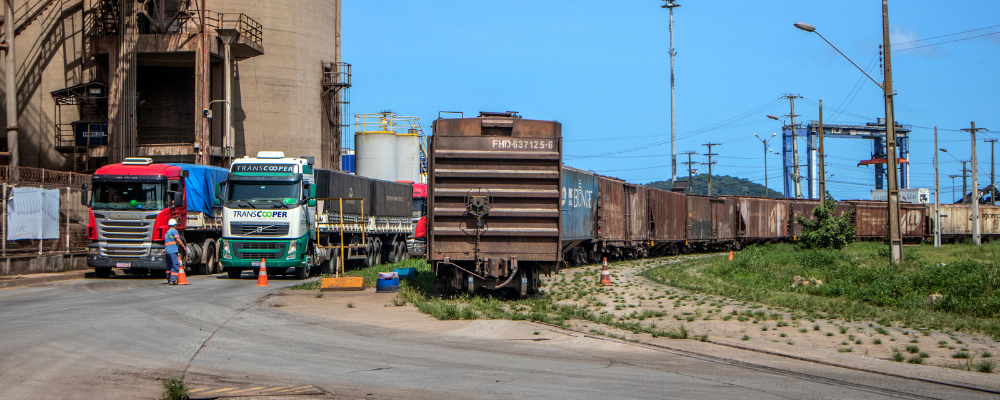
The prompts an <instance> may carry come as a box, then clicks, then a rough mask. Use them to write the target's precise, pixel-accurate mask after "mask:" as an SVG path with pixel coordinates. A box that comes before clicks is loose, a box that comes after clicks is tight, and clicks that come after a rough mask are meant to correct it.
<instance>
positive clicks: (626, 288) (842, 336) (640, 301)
mask: <svg viewBox="0 0 1000 400" xmlns="http://www.w3.org/2000/svg"><path fill="white" fill-rule="evenodd" d="M684 259H686V257H673V258H664V259H656V260H653V261H652V262H651V261H650V260H640V261H633V262H621V263H616V264H613V265H611V266H610V267H609V269H610V271H611V276H612V283H613V285H614V286H613V287H610V288H607V290H605V291H604V293H601V292H599V291H597V290H587V289H585V288H592V287H595V285H596V281H597V280H598V279H599V277H600V275H599V271H600V266H599V265H596V266H583V267H574V268H566V269H563V270H562V272H561V273H560V274H558V275H553V276H551V277H548V278H546V279H544V282H545V287H544V288H543V289H545V290H546V291H547V292H549V294H550V295H554V296H556V297H557V298H560V297H564V296H566V294H569V295H570V296H571V298H570V299H564V300H561V301H559V303H560V304H576V305H578V306H581V307H588V309H589V310H590V311H592V312H594V313H595V314H601V313H610V314H613V315H616V316H619V317H623V316H625V319H624V320H623V322H633V321H638V322H640V323H642V324H645V325H649V326H654V327H655V328H657V329H660V330H664V331H671V330H675V329H677V328H679V327H680V326H681V325H683V326H684V327H685V328H686V329H687V330H688V331H689V332H690V334H691V336H692V337H695V336H697V335H708V337H707V340H708V341H711V342H714V343H719V344H726V345H732V346H738V347H744V348H750V349H755V350H762V351H768V352H774V353H779V354H787V355H792V356H808V357H812V358H817V359H821V360H824V359H829V358H831V356H832V355H837V357H836V358H838V359H842V358H843V356H855V357H864V358H870V359H878V360H888V361H893V358H894V355H895V353H897V352H898V353H899V354H901V355H902V356H903V357H904V359H905V360H904V361H902V362H903V363H906V362H908V361H907V360H910V359H911V358H922V360H921V361H922V364H923V365H927V366H935V367H942V368H946V367H947V368H955V369H969V368H968V367H969V366H970V365H972V367H971V370H972V371H976V367H975V365H974V364H975V363H978V362H980V361H981V360H987V361H993V362H994V363H997V364H1000V343H998V342H997V341H994V340H993V339H992V338H990V337H988V336H986V335H981V334H966V333H960V332H947V333H945V332H940V331H933V330H932V331H925V333H928V335H925V334H924V333H921V332H920V331H917V330H914V329H902V328H898V327H885V326H880V325H879V324H877V323H875V322H874V321H852V322H847V321H844V320H837V319H814V320H812V321H810V320H809V319H807V318H806V317H805V315H802V314H793V313H790V312H788V311H789V310H786V309H782V308H769V307H767V306H764V305H762V304H755V303H746V302H740V301H735V300H732V299H728V298H723V297H719V296H711V295H703V294H698V293H690V292H687V291H685V290H681V289H678V288H674V287H671V286H667V285H661V284H658V283H655V282H653V281H650V280H649V279H647V278H646V277H645V276H644V275H643V272H644V271H646V270H648V269H649V268H652V267H653V266H655V265H659V264H661V263H668V262H681V261H683V260H684ZM581 294H583V298H582V299H580V295H581ZM602 304H603V305H602ZM748 311H749V312H752V313H754V315H753V316H750V315H745V314H744V313H746V312H748ZM644 312H645V313H646V314H647V316H648V315H650V314H652V313H654V312H662V313H664V314H663V316H662V317H646V318H644V319H643V320H641V321H640V320H639V319H638V318H636V317H635V316H638V315H641V314H643V313H644ZM633 313H634V314H635V316H634V317H632V318H628V317H627V316H629V315H632V314H633ZM741 319H742V321H741ZM573 325H574V327H575V328H576V329H579V330H583V331H589V330H601V331H604V332H608V333H613V334H616V335H621V336H624V337H626V338H631V337H633V336H637V335H634V334H632V333H631V332H626V331H621V330H614V329H608V328H606V327H604V326H598V325H596V324H594V323H593V322H590V321H574V322H573ZM880 329H881V330H880ZM644 336H647V337H648V335H644ZM963 353H964V354H968V356H969V358H955V357H954V356H955V355H959V356H961V355H962V354H963ZM986 356H990V357H986ZM974 373H976V372H974ZM998 373H1000V366H998V368H996V369H995V370H994V372H993V374H998Z"/></svg>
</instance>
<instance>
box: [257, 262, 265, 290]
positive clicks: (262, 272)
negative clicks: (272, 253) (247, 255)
mask: <svg viewBox="0 0 1000 400" xmlns="http://www.w3.org/2000/svg"><path fill="white" fill-rule="evenodd" d="M257 286H267V264H266V263H265V262H264V259H263V258H261V259H260V272H259V273H257Z"/></svg>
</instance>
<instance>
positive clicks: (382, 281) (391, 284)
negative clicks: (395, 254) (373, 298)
mask: <svg viewBox="0 0 1000 400" xmlns="http://www.w3.org/2000/svg"><path fill="white" fill-rule="evenodd" d="M398 291H399V274H397V273H395V272H379V273H378V279H377V282H375V293H396V292H398Z"/></svg>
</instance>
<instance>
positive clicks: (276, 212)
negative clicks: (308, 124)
mask: <svg viewBox="0 0 1000 400" xmlns="http://www.w3.org/2000/svg"><path fill="white" fill-rule="evenodd" d="M412 192H413V189H412V186H411V185H410V184H405V183H396V182H389V181H383V180H378V179H370V178H366V177H362V176H355V175H351V174H346V173H342V172H337V171H330V170H324V169H317V168H313V159H312V157H300V158H287V157H285V155H284V154H283V153H282V152H279V151H262V152H259V153H257V157H255V158H252V157H249V156H247V157H244V158H241V159H237V160H234V161H233V163H232V166H231V167H230V169H229V176H228V178H227V181H226V186H225V187H224V188H223V190H222V191H221V196H220V197H219V199H217V202H218V203H219V204H220V205H222V206H223V217H222V218H223V221H222V223H223V231H222V240H221V241H220V242H221V243H220V245H219V247H220V248H219V253H220V257H219V259H220V261H221V263H222V266H223V268H225V269H226V271H227V272H228V274H229V277H230V278H233V279H236V278H239V277H240V276H241V275H242V274H243V272H244V271H253V272H254V273H255V274H257V273H259V270H260V265H261V262H262V261H263V262H265V263H266V264H265V265H266V266H267V272H268V275H281V274H287V273H289V272H292V271H294V274H295V277H296V278H297V279H305V278H307V277H309V276H310V275H314V274H322V273H331V272H332V271H333V269H334V268H342V266H345V265H350V264H351V263H353V264H360V265H363V266H371V265H375V264H381V263H383V262H395V261H397V260H401V259H402V258H403V256H404V255H405V253H406V236H407V235H408V234H409V233H410V230H411V224H412V222H411V219H410V213H411V209H412V197H411V195H412Z"/></svg>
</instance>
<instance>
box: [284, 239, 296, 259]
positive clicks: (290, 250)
mask: <svg viewBox="0 0 1000 400" xmlns="http://www.w3.org/2000/svg"><path fill="white" fill-rule="evenodd" d="M296 243H297V242H296V241H294V240H293V241H291V242H288V253H287V254H288V255H287V256H285V259H286V260H294V259H295V250H296Z"/></svg>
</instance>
